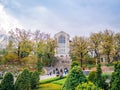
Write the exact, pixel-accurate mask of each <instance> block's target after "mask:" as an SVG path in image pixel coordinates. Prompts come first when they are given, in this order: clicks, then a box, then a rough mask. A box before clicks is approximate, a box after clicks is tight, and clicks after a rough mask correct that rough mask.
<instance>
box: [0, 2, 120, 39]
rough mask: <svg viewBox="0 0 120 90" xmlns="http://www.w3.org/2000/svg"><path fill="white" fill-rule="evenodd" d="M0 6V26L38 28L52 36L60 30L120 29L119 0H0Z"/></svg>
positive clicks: (78, 32) (77, 32)
mask: <svg viewBox="0 0 120 90" xmlns="http://www.w3.org/2000/svg"><path fill="white" fill-rule="evenodd" d="M0 10H1V11H0V14H1V15H0V24H1V26H2V28H6V27H8V28H13V27H14V28H15V27H18V28H25V29H31V30H36V29H39V30H41V32H46V33H51V35H52V36H53V35H54V34H55V33H57V32H59V31H61V30H62V31H65V32H67V33H68V34H70V36H72V37H73V36H75V35H78V36H89V35H90V33H91V32H98V31H103V30H105V29H110V30H112V31H114V32H120V0H0ZM3 16H4V17H3ZM3 22H4V23H3ZM6 23H7V24H6ZM8 28H7V29H6V30H8Z"/></svg>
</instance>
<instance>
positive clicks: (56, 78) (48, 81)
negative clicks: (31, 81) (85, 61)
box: [40, 76, 66, 84]
mask: <svg viewBox="0 0 120 90" xmlns="http://www.w3.org/2000/svg"><path fill="white" fill-rule="evenodd" d="M64 78H66V76H64V77H63V79H64ZM57 80H61V78H60V77H54V78H49V79H45V80H41V81H40V84H46V83H50V82H53V81H57Z"/></svg>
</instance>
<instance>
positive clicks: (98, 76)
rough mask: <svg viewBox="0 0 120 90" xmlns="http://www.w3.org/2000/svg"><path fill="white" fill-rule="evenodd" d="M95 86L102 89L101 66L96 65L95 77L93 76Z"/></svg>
mask: <svg viewBox="0 0 120 90" xmlns="http://www.w3.org/2000/svg"><path fill="white" fill-rule="evenodd" d="M95 85H96V86H98V87H102V85H103V79H102V70H101V64H98V65H97V71H96V76H95Z"/></svg>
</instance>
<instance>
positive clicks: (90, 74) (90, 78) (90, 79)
mask: <svg viewBox="0 0 120 90" xmlns="http://www.w3.org/2000/svg"><path fill="white" fill-rule="evenodd" d="M95 76H96V71H91V72H90V73H89V76H88V80H89V81H90V82H93V83H95Z"/></svg>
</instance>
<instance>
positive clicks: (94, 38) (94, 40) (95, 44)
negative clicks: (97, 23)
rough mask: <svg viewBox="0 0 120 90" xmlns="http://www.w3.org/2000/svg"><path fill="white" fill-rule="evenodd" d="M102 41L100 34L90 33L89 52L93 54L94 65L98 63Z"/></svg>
mask: <svg viewBox="0 0 120 90" xmlns="http://www.w3.org/2000/svg"><path fill="white" fill-rule="evenodd" d="M101 41H102V35H101V32H99V33H92V34H91V35H90V42H89V45H90V52H91V53H92V54H94V57H95V58H96V63H99V62H100V48H101V47H100V46H101Z"/></svg>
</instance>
